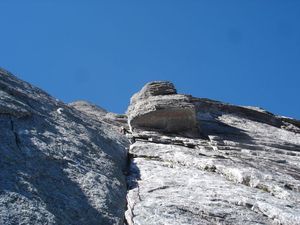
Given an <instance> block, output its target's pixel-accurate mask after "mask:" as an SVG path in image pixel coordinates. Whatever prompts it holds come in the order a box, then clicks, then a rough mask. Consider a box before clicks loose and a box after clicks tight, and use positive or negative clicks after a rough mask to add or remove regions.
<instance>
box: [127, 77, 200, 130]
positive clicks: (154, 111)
mask: <svg viewBox="0 0 300 225" xmlns="http://www.w3.org/2000/svg"><path fill="white" fill-rule="evenodd" d="M127 115H128V123H129V126H130V128H131V130H159V131H161V132H165V133H193V132H195V130H197V129H198V124H197V120H196V110H195V106H194V104H192V103H191V97H190V96H187V95H179V94H177V91H176V89H175V87H174V85H173V84H171V83H170V82H164V81H160V82H159V81H156V82H150V83H148V84H146V85H145V86H144V87H143V89H142V90H141V91H140V92H138V93H136V94H135V95H134V96H133V97H132V98H131V101H130V106H129V108H128V110H127Z"/></svg>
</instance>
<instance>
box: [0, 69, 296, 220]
mask: <svg viewBox="0 0 300 225" xmlns="http://www.w3.org/2000/svg"><path fill="white" fill-rule="evenodd" d="M127 122H128V123H127ZM127 124H128V125H127ZM129 130H131V131H132V133H131V132H130V131H129ZM125 134H126V135H127V137H128V138H129V140H130V142H131V145H130V146H129V140H128V139H127V138H126V136H125ZM0 143H1V145H0V224H1V225H2V224H3V225H11V224H24V225H25V224H26V225H27V224H59V225H60V224H61V225H65V224H68V225H69V224H70V225H90V224H91V225H94V224H98V225H111V224H112V225H115V224H117V225H124V224H127V225H178V224H180V225H200V224H207V225H210V224H218V225H223V224H234V225H235V224H241V225H250V224H251V225H252V224H283V225H284V224H285V225H296V224H300V175H299V174H300V122H299V121H297V120H294V119H291V118H287V117H281V116H276V115H273V114H272V113H269V112H267V111H265V110H263V109H260V108H256V107H249V106H248V107H241V106H234V105H229V104H225V103H222V102H217V101H212V100H209V99H200V98H194V97H192V96H189V95H181V94H177V91H176V89H175V87H174V85H173V84H172V83H170V82H157V81H156V82H151V83H148V84H147V85H146V86H145V87H144V88H143V89H142V90H141V91H139V92H138V93H137V94H135V95H134V96H133V97H132V99H131V103H130V106H129V108H128V111H127V115H118V114H114V113H110V112H107V111H106V110H104V109H101V108H100V107H98V106H96V105H93V104H91V103H88V102H86V101H77V102H74V103H70V104H64V103H62V102H61V101H59V100H56V99H54V98H52V97H51V96H49V95H48V94H46V93H45V92H43V91H42V90H40V89H38V88H35V87H33V86H31V85H30V84H28V83H26V82H23V81H20V80H18V79H17V78H16V77H14V76H13V75H11V74H9V73H8V72H6V71H4V70H0ZM128 151H129V155H128ZM128 158H129V159H130V160H129V161H128V160H127V159H128ZM126 203H127V204H126ZM125 211H126V212H125Z"/></svg>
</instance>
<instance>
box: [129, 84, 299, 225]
mask: <svg viewBox="0 0 300 225" xmlns="http://www.w3.org/2000/svg"><path fill="white" fill-rule="evenodd" d="M155 85H156V86H159V84H157V83H156V84H155ZM162 86H163V84H162ZM145 90H147V86H146V87H145V88H143V89H142V92H143V91H145ZM160 93H161V92H160ZM172 94H173V95H174V94H175V93H174V92H173V93H172ZM136 96H139V93H138V94H137V95H134V101H132V102H131V104H133V106H129V118H130V116H131V115H130V113H131V108H134V107H135V105H139V104H141V105H144V104H145V102H143V101H144V98H136ZM168 96H170V95H168ZM139 101H141V102H140V103H139ZM189 104H193V107H194V109H195V111H196V119H197V122H198V124H200V127H201V129H200V131H201V137H200V138H195V137H194V138H188V137H186V136H181V135H178V134H176V135H174V133H172V134H167V133H165V132H164V131H165V130H164V129H162V130H159V129H157V130H155V131H153V130H152V131H149V130H148V129H139V130H138V131H136V130H135V129H133V134H132V135H133V137H134V139H135V143H133V144H132V145H131V146H130V150H129V152H130V154H131V158H132V159H131V165H130V175H129V176H128V186H129V192H128V195H127V202H128V210H127V212H126V218H127V221H128V224H130V225H143V224H147V225H151V224H153V225H154V224H155V225H157V224H181V225H191V224H194V225H196V224H197V225H198V224H207V225H210V224H243V225H248V224H249V225H250V224H286V225H292V224H294V225H296V224H300V176H299V172H300V163H299V162H300V132H299V131H300V126H299V121H296V120H293V119H287V118H284V117H278V116H275V115H273V114H271V113H269V112H266V111H264V110H261V109H258V108H254V107H240V106H233V105H229V104H225V103H221V102H217V101H212V100H209V99H201V98H190V101H189ZM177 105H180V103H178V104H177ZM135 110H142V111H141V112H136V113H135V114H134V115H139V113H140V114H141V117H142V116H143V113H144V112H143V107H138V108H137V109H135ZM153 110H154V111H155V109H153ZM158 110H160V109H158ZM131 117H132V116H131ZM184 120H185V118H184V117H183V118H182V121H181V123H184ZM131 125H133V126H135V124H134V123H133V124H131Z"/></svg>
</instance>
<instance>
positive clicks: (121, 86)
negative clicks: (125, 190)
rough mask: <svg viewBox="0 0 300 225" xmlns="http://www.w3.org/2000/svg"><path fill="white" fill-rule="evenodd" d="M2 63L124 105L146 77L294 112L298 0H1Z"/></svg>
mask: <svg viewBox="0 0 300 225" xmlns="http://www.w3.org/2000/svg"><path fill="white" fill-rule="evenodd" d="M0 9H1V13H0V28H1V33H0V51H1V52H0V66H1V67H3V68H5V69H7V70H9V71H11V72H12V73H14V74H16V75H17V76H19V77H20V78H21V79H23V80H26V81H29V82H31V83H33V84H34V85H37V86H38V87H40V88H42V89H44V90H46V91H47V92H49V93H50V94H51V95H53V96H55V97H57V98H59V99H61V100H63V101H65V102H71V101H74V100H77V99H85V100H88V101H90V102H93V103H96V104H98V105H100V106H102V107H104V108H106V109H108V110H110V111H113V112H119V113H120V112H124V111H125V110H126V108H127V105H128V102H129V98H130V97H131V95H132V94H133V93H134V92H136V91H137V90H139V89H140V88H141V87H142V86H143V85H144V83H146V82H148V81H151V80H170V81H173V82H174V83H175V85H176V86H177V89H178V91H179V92H181V93H186V94H192V95H194V96H197V97H207V98H211V99H216V100H221V101H225V102H229V103H233V104H240V105H254V106H260V107H263V108H265V109H267V110H269V111H271V112H274V113H276V114H281V115H285V116H291V117H295V118H298V119H300V101H299V97H300V1H299V0H294V1H293V0H281V1H279V0H277V1H276V0H236V1H230V0H226V1H224V0H219V1H216V0H206V1H205V0H180V1H179V0H151V1H146V0H135V1H131V0H128V1H124V0H119V1H114V0H109V1H104V0H103V1H101V0H97V1H96V0H77V1H76V0H26V1H24V0H19V1H15V0H1V1H0Z"/></svg>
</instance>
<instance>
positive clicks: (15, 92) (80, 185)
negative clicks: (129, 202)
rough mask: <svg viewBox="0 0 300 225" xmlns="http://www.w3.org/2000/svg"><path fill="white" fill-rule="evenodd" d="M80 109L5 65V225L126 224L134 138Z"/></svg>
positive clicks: (0, 148)
mask: <svg viewBox="0 0 300 225" xmlns="http://www.w3.org/2000/svg"><path fill="white" fill-rule="evenodd" d="M71 105H72V104H71ZM85 106H86V107H87V104H86V105H85ZM91 107H95V106H90V108H91ZM77 108H78V109H76V107H72V106H68V105H66V104H64V103H62V102H61V101H58V100H56V99H54V98H53V97H51V96H49V95H48V94H46V93H45V92H43V91H42V90H40V89H38V88H35V87H33V86H31V85H30V84H28V83H26V82H24V81H21V80H19V79H17V78H16V77H15V76H13V75H11V74H10V73H8V72H6V71H4V70H0V143H1V145H0V224H1V225H11V224H24V225H25V224H26V225H27V224H49V225H50V224H70V225H71V224H72V225H82V224H87V225H89V224H91V225H93V224H95V225H96V224H103V225H104V224H123V222H124V211H125V206H126V200H125V199H126V191H127V188H126V179H125V175H124V173H125V172H126V167H127V149H126V148H127V146H128V141H127V139H126V137H125V136H124V135H122V134H120V132H118V131H117V129H118V127H117V126H116V125H115V123H113V122H111V123H108V122H107V121H105V118H104V115H102V114H101V110H100V109H97V108H95V110H94V111H93V112H94V116H91V115H90V114H89V112H86V111H87V110H84V109H80V107H77Z"/></svg>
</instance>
